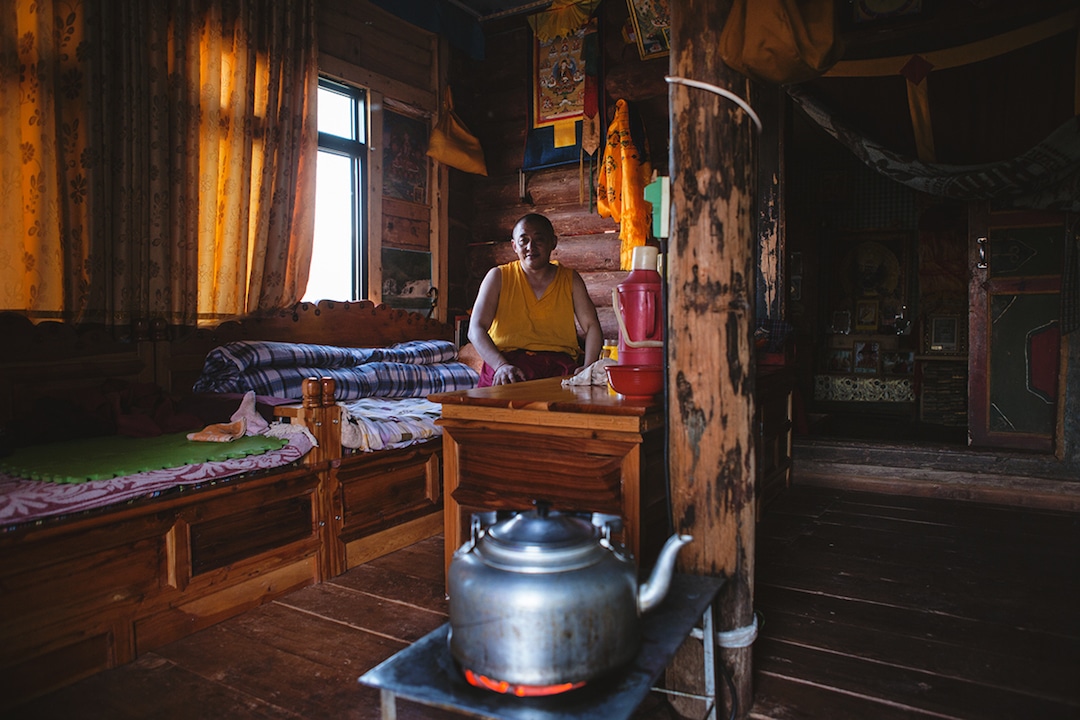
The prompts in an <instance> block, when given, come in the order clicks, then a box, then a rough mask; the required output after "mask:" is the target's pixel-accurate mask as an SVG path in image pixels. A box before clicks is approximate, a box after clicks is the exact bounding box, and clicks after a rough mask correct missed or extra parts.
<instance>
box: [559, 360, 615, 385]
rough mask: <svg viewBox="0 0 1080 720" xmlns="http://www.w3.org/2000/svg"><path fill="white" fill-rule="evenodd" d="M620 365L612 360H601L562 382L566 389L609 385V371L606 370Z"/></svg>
mask: <svg viewBox="0 0 1080 720" xmlns="http://www.w3.org/2000/svg"><path fill="white" fill-rule="evenodd" d="M616 364H618V363H617V362H616V361H615V360H612V359H611V358H601V359H600V360H597V361H596V362H594V363H593V364H592V365H589V366H588V367H584V368H582V369H581V372H579V373H578V374H577V375H574V376H572V377H568V378H566V379H565V380H563V381H562V384H563V386H564V387H566V386H569V385H607V370H605V369H604V368H605V367H607V366H608V365H616Z"/></svg>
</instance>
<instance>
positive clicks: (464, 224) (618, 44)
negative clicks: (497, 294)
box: [449, 3, 668, 339]
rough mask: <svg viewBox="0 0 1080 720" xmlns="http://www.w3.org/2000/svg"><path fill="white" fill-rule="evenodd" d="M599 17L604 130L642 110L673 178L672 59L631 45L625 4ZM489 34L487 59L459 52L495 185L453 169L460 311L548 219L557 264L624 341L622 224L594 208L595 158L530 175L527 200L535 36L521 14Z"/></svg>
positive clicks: (469, 118) (610, 333)
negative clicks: (521, 235) (618, 298)
mask: <svg viewBox="0 0 1080 720" xmlns="http://www.w3.org/2000/svg"><path fill="white" fill-rule="evenodd" d="M597 13H598V18H599V21H600V22H599V28H600V33H601V36H600V42H601V47H602V48H603V53H602V55H603V59H602V63H603V68H602V70H601V78H602V80H603V85H604V90H605V93H604V95H605V97H604V99H603V100H602V102H601V107H602V108H603V110H604V113H605V114H604V116H603V118H602V121H601V126H602V129H603V130H604V131H606V129H607V125H608V122H609V121H610V116H611V112H612V111H613V109H614V106H615V101H616V100H617V99H619V98H624V99H627V100H629V101H630V102H632V103H634V106H635V107H636V108H637V109H638V111H639V112H640V114H641V117H642V120H643V122H644V125H645V129H646V133H647V135H648V137H649V144H650V149H651V154H652V158H653V166H654V169H656V170H657V172H658V173H659V174H660V175H666V174H667V166H668V142H667V136H668V115H667V84H666V83H665V82H664V74H665V73H667V70H668V60H667V58H666V57H662V58H653V59H649V60H647V61H642V60H641V59H640V58H639V56H638V51H637V47H636V45H634V44H628V43H627V42H626V41H625V38H624V35H623V26H624V24H625V23H626V22H627V19H628V17H627V8H626V3H602V4H601V6H600V8H599V9H598V10H597ZM484 31H485V37H486V51H485V58H484V59H483V60H472V59H469V58H466V57H464V56H462V55H461V54H460V53H456V52H455V53H452V54H451V64H450V75H449V77H450V84H451V86H452V87H453V90H454V103H455V107H456V109H457V112H458V114H459V115H460V116H461V118H462V119H463V120H464V122H465V124H466V125H468V127H469V129H470V130H471V131H472V132H473V133H474V134H475V135H476V136H477V137H478V138H480V141H481V144H482V145H483V147H484V153H485V159H486V161H487V169H488V175H487V177H482V176H478V175H468V174H466V173H461V172H458V171H457V170H451V171H450V173H451V179H450V186H451V194H450V226H451V227H450V258H451V260H450V263H451V269H452V272H451V283H450V291H451V297H450V305H451V308H452V312H453V309H454V308H456V309H458V310H459V311H460V312H465V311H466V310H467V309H468V308H470V307H471V306H472V303H473V301H474V300H475V297H476V291H477V289H478V288H479V285H480V281H481V280H482V279H483V276H484V273H485V272H486V271H487V270H488V269H489V268H491V267H493V266H494V265H496V264H498V263H502V262H507V261H509V260H512V259H513V257H514V255H513V251H512V250H511V248H510V246H509V239H510V232H511V230H512V228H513V224H514V222H515V221H516V220H517V219H518V218H519V217H521V216H522V215H524V214H526V213H529V212H539V213H542V214H544V215H547V216H548V217H549V218H550V219H551V221H552V223H553V224H554V225H555V231H556V233H557V234H558V235H559V246H558V248H557V249H556V250H555V253H554V255H553V257H554V258H555V259H556V260H559V261H560V262H562V263H564V264H566V265H568V266H570V267H572V268H574V269H575V270H577V271H578V272H580V273H581V275H582V277H583V278H584V280H585V284H586V285H587V286H588V287H589V294H590V295H591V296H592V298H593V301H594V302H595V303H596V305H597V309H598V311H599V315H600V322H601V324H602V325H603V328H604V336H605V337H606V338H609V339H615V338H617V337H618V331H617V329H616V325H615V318H614V314H613V312H612V310H611V289H612V288H613V287H614V286H615V285H617V284H618V283H619V282H621V281H622V280H623V279H624V278H625V276H626V273H625V272H624V271H621V270H620V269H619V240H618V225H617V224H616V223H615V222H614V221H613V220H611V219H610V218H601V217H600V216H599V215H598V214H597V213H596V210H595V203H593V202H591V201H590V199H591V194H592V189H591V188H592V185H591V184H590V181H589V165H588V160H587V159H586V163H585V165H584V168H582V167H580V166H579V165H578V164H577V163H574V164H572V165H564V166H560V167H555V168H548V169H544V170H537V171H533V172H529V173H527V174H526V177H525V195H524V198H523V197H522V195H521V184H520V175H519V172H520V168H521V165H522V158H523V152H524V148H525V139H526V134H527V131H528V127H529V117H530V96H531V92H532V79H531V78H532V75H531V73H532V70H531V67H532V53H533V43H534V39H533V34H532V29H531V28H530V27H529V25H528V22H527V21H526V19H525V16H514V17H510V18H505V19H501V20H498V21H491V22H489V23H486V24H485V25H484ZM602 152H603V151H602V150H600V151H598V153H597V155H600V154H602ZM598 159H599V158H596V159H595V160H594V162H593V165H594V170H595V165H596V160H598ZM462 258H465V259H464V260H462ZM460 273H464V276H462V275H461V274H460Z"/></svg>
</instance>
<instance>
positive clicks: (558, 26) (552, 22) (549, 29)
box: [529, 0, 600, 42]
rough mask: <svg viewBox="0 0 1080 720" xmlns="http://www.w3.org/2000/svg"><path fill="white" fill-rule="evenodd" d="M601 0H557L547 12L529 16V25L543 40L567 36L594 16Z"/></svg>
mask: <svg viewBox="0 0 1080 720" xmlns="http://www.w3.org/2000/svg"><path fill="white" fill-rule="evenodd" d="M599 4H600V0H555V1H554V2H553V3H551V7H550V8H548V9H547V10H546V11H545V12H541V13H536V14H535V15H530V16H529V25H532V29H533V32H534V33H535V34H536V37H537V38H539V39H540V41H541V42H547V41H549V40H551V39H552V38H557V37H566V36H567V35H570V34H572V33H575V32H577V31H578V29H579V28H581V26H582V25H584V24H585V23H587V22H588V21H589V18H590V17H592V14H593V10H595V9H596V6H597V5H599Z"/></svg>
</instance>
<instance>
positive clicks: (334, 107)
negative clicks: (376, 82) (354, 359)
mask: <svg viewBox="0 0 1080 720" xmlns="http://www.w3.org/2000/svg"><path fill="white" fill-rule="evenodd" d="M318 113H319V156H318V161H317V165H316V181H315V183H316V185H315V242H314V246H313V247H312V250H311V274H310V276H309V277H308V284H307V291H306V292H305V293H304V297H303V299H304V300H305V301H310V302H315V301H318V300H361V299H363V298H364V297H366V296H367V271H366V268H365V258H366V256H367V210H366V206H365V203H364V188H365V187H366V183H365V176H366V173H367V94H366V93H365V92H364V91H363V90H361V89H359V88H354V87H350V86H348V85H344V84H341V83H337V82H334V81H332V80H328V79H326V78H319V95H318Z"/></svg>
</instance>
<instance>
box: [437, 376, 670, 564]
mask: <svg viewBox="0 0 1080 720" xmlns="http://www.w3.org/2000/svg"><path fill="white" fill-rule="evenodd" d="M429 399H430V400H432V401H433V402H438V403H442V419H441V420H440V421H439V422H440V424H441V425H442V426H443V430H444V434H443V451H444V455H443V502H444V516H443V517H444V520H443V522H444V532H445V542H446V566H447V568H449V566H450V560H451V559H452V557H453V553H454V551H455V550H457V549H458V548H459V547H460V546H461V544H462V543H464V542H465V541H466V540H467V539H468V534H469V519H470V516H471V514H472V513H473V512H476V511H484V510H527V509H530V508H531V507H533V503H534V501H536V500H544V501H547V502H550V503H551V506H552V509H555V510H564V511H574V512H601V513H609V514H613V515H620V516H622V518H623V522H624V528H623V533H622V538H621V539H622V541H623V542H624V544H625V545H626V547H627V549H629V550H630V551H631V552H633V554H634V557H635V558H637V559H638V562H639V565H640V566H641V567H642V569H644V568H647V567H650V566H651V565H652V563H653V562H654V561H655V558H656V555H657V554H658V553H659V550H660V547H661V546H662V545H663V543H664V541H665V540H666V539H667V537H668V535H669V534H670V533H669V527H668V526H669V519H668V515H669V514H668V504H667V483H666V481H665V472H666V463H665V460H664V447H665V438H664V413H663V405H662V402H661V396H658V397H656V398H654V399H653V400H628V399H626V398H623V397H622V396H620V395H617V394H615V393H613V392H611V391H610V390H608V388H607V386H606V385H605V386H589V385H585V386H571V387H563V386H562V383H561V380H560V379H559V378H550V379H546V380H533V381H531V382H524V383H514V384H510V385H500V386H498V387H490V388H476V389H473V390H463V391H459V392H451V393H440V394H436V395H431V396H429Z"/></svg>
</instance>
